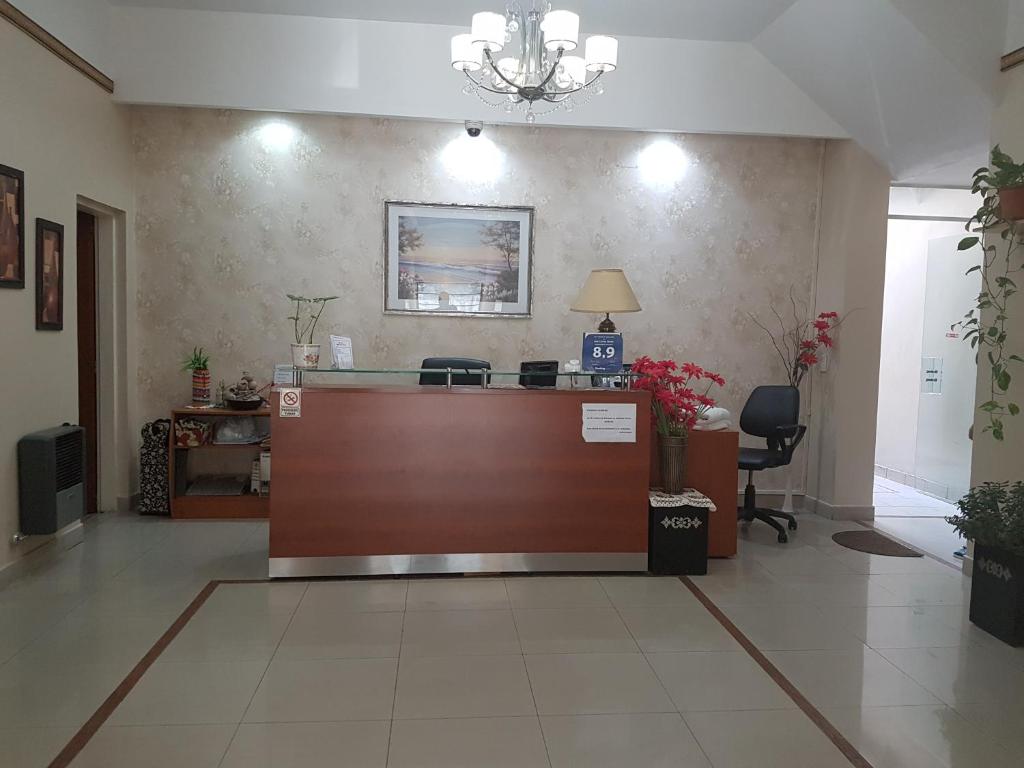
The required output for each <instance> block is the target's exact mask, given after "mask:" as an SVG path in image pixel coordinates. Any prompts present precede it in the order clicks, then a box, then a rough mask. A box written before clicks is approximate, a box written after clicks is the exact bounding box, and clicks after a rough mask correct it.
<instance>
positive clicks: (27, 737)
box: [0, 728, 78, 768]
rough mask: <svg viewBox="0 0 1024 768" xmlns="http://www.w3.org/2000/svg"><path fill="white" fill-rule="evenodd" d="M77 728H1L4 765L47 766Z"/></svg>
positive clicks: (45, 767) (20, 767)
mask: <svg viewBox="0 0 1024 768" xmlns="http://www.w3.org/2000/svg"><path fill="white" fill-rule="evenodd" d="M77 730H78V729H77V728H19V729H17V730H6V729H0V745H2V747H0V749H2V750H3V761H0V762H3V764H4V765H7V764H9V765H11V766H12V767H13V766H17V768H47V766H49V765H50V763H51V762H52V761H53V758H55V757H56V756H57V755H58V754H60V751H61V750H62V749H64V745H66V744H67V743H68V742H69V741H71V738H72V737H73V736H74V735H75V733H76V732H77Z"/></svg>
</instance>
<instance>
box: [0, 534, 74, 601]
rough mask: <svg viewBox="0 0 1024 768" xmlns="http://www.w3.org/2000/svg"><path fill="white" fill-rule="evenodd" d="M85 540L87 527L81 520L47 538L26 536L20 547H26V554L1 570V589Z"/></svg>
mask: <svg viewBox="0 0 1024 768" xmlns="http://www.w3.org/2000/svg"><path fill="white" fill-rule="evenodd" d="M84 540H85V526H84V525H83V523H82V521H81V520H78V521H77V522H74V523H71V524H70V525H67V526H65V527H64V528H61V529H60V530H59V531H57V532H56V533H53V534H49V535H47V536H26V537H25V538H24V539H22V541H21V543H20V544H18V546H19V547H25V548H26V550H25V554H23V555H21V556H20V557H18V559H17V560H13V561H12V562H10V563H8V564H7V565H5V566H3V568H0V587H4V586H7V585H8V584H10V583H11V582H12V581H14V580H15V579H17V578H19V577H21V576H24V575H25V574H26V573H28V571H30V570H32V569H33V568H36V567H38V566H39V565H40V564H42V563H46V562H48V561H50V560H52V559H54V558H57V557H59V556H60V555H61V553H62V552H65V551H67V550H69V549H71V548H72V547H75V546H78V545H79V544H81V543H82V542H83V541H84Z"/></svg>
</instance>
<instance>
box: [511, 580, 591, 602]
mask: <svg viewBox="0 0 1024 768" xmlns="http://www.w3.org/2000/svg"><path fill="white" fill-rule="evenodd" d="M505 585H506V587H507V588H508V596H509V599H510V600H511V601H512V607H513V608H608V607H610V606H611V601H610V600H609V599H608V595H607V594H606V593H605V590H604V587H602V586H601V582H600V581H598V580H597V579H596V578H592V577H589V576H520V577H517V578H510V579H506V580H505Z"/></svg>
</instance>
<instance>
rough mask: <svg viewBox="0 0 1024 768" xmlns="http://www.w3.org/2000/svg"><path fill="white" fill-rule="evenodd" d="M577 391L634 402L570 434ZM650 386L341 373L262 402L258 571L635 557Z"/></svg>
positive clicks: (481, 567) (635, 564) (578, 407)
mask: <svg viewBox="0 0 1024 768" xmlns="http://www.w3.org/2000/svg"><path fill="white" fill-rule="evenodd" d="M587 403H629V404H633V405H635V407H636V414H637V417H636V441H635V442H621V443H611V442H586V441H584V439H583V436H582V423H583V418H582V413H583V406H584V404H587ZM649 411H650V396H649V395H648V394H647V393H646V392H639V391H617V390H600V389H597V390H594V389H512V388H481V387H458V386H455V387H451V388H446V387H420V386H382V387H370V386H351V387H317V386H312V387H310V386H306V387H303V389H302V398H301V415H299V416H298V417H282V415H281V411H280V393H279V392H274V393H273V395H272V402H271V418H272V434H273V478H272V490H271V496H270V576H271V577H312V576H333V575H372V574H396V575H397V574H411V573H470V572H499V571H645V570H646V569H647V493H648V486H649V480H650V441H651V437H650V419H649Z"/></svg>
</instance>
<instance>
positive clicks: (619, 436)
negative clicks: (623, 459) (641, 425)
mask: <svg viewBox="0 0 1024 768" xmlns="http://www.w3.org/2000/svg"><path fill="white" fill-rule="evenodd" d="M583 440H584V442H587V443H635V442H636V403H583Z"/></svg>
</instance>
